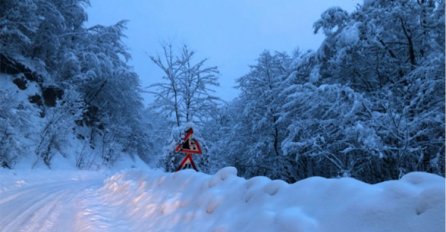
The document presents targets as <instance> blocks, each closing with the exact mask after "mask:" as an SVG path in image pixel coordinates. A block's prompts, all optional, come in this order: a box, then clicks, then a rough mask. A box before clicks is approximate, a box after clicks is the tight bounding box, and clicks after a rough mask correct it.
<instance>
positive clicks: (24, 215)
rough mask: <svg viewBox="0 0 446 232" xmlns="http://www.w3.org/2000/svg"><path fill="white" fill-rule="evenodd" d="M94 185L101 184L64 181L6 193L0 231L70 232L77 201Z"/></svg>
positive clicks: (1, 204) (1, 212) (2, 203)
mask: <svg viewBox="0 0 446 232" xmlns="http://www.w3.org/2000/svg"><path fill="white" fill-rule="evenodd" d="M93 186H98V183H97V182H93V181H91V182H85V183H82V182H78V181H63V182H56V183H49V184H48V183H46V184H41V185H33V186H30V187H27V188H24V189H21V190H19V191H17V190H16V191H11V192H9V193H8V191H7V192H4V193H2V195H6V196H5V197H3V196H2V197H1V198H2V199H3V200H2V201H1V203H0V215H2V217H1V218H0V224H1V225H3V227H2V228H0V231H1V232H11V231H32V232H34V231H70V229H69V226H70V225H73V222H74V219H75V214H76V211H75V205H76V203H77V202H76V201H75V200H74V199H77V198H78V197H80V196H82V193H84V192H85V191H86V189H89V188H91V187H93ZM56 227H57V228H56ZM67 227H68V228H67ZM72 231H74V230H72Z"/></svg>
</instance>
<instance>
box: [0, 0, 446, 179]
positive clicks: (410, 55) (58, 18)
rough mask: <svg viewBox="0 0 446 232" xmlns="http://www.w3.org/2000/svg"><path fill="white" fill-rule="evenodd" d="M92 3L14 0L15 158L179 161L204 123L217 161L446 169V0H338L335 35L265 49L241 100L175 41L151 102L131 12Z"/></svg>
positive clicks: (396, 173) (392, 171)
mask: <svg viewBox="0 0 446 232" xmlns="http://www.w3.org/2000/svg"><path fill="white" fill-rule="evenodd" d="M87 6H88V1H86V0H85V1H83V0H26V1H13V0H3V1H1V2H0V83H1V86H2V87H1V88H0V98H1V101H0V165H1V166H2V167H4V168H14V167H15V166H16V165H17V164H18V163H20V162H21V161H23V160H25V159H26V160H32V161H33V162H34V163H35V164H36V165H37V164H38V163H42V164H45V165H47V166H48V167H51V165H52V160H53V158H54V157H57V156H64V157H67V158H70V157H71V158H72V160H73V162H75V163H76V166H77V167H79V168H97V167H99V166H112V165H113V164H114V163H115V161H116V160H117V159H119V158H120V157H123V156H130V157H140V158H141V159H142V160H144V161H146V162H148V163H150V164H151V165H154V166H157V167H162V168H165V169H166V170H168V171H172V170H174V169H175V167H176V165H178V159H179V158H181V157H183V155H180V154H175V153H174V151H173V147H174V145H175V143H177V142H178V140H179V139H180V138H181V134H182V132H183V131H184V129H185V128H186V127H189V126H193V127H194V130H195V131H196V136H197V138H198V139H199V140H200V141H202V145H203V148H204V151H205V154H204V155H203V156H202V158H200V159H197V162H198V163H199V166H200V169H201V170H202V171H205V172H214V171H215V170H217V169H219V168H222V167H224V166H235V167H236V168H237V169H238V170H239V174H240V175H242V176H244V177H252V176H255V175H265V176H268V177H270V178H280V179H284V180H286V181H288V182H295V181H297V180H300V179H303V178H306V177H309V176H324V177H338V176H351V177H354V178H357V179H361V180H364V181H366V182H371V183H373V182H379V181H383V180H388V179H397V178H399V177H400V176H402V175H404V174H405V173H408V172H411V171H426V172H431V173H436V174H439V175H443V176H444V173H445V147H444V145H445V124H444V123H445V117H444V113H445V69H444V64H445V57H444V56H445V54H444V53H445V47H444V46H445V45H444V44H445V37H444V36H445V31H444V29H445V18H444V8H445V6H444V0H398V1H391V0H368V1H364V3H363V4H362V5H358V7H357V9H356V10H355V11H353V12H352V13H348V12H346V11H344V10H342V9H340V8H338V7H333V8H330V9H327V10H326V11H325V12H323V13H322V14H321V18H320V19H319V20H318V21H316V22H315V23H314V25H313V26H314V32H315V33H323V34H324V35H325V39H324V41H323V43H322V44H321V46H320V47H319V48H318V49H317V50H315V51H302V50H297V51H294V52H291V51H290V53H285V52H273V51H269V50H265V51H264V52H262V53H261V54H260V55H259V57H258V59H257V62H256V63H255V64H252V65H251V68H250V71H249V72H248V73H246V74H245V75H243V76H242V77H240V78H239V79H238V81H237V83H238V86H237V87H238V88H239V90H240V95H239V96H238V97H237V98H236V99H234V100H233V101H231V102H227V103H225V102H223V101H221V100H219V99H218V97H216V96H215V95H214V93H213V91H212V87H214V86H217V85H218V81H217V77H218V68H217V67H216V66H212V65H211V64H208V61H207V60H206V59H200V58H197V57H199V54H196V53H195V52H194V51H193V50H191V49H190V48H188V47H187V46H183V47H180V48H179V49H176V47H177V46H175V45H169V44H168V45H164V46H162V48H163V49H162V51H163V52H162V53H161V54H158V55H156V54H154V55H153V56H152V57H151V61H150V60H148V62H154V63H155V64H156V65H157V66H158V67H159V68H160V69H161V70H162V71H163V77H162V78H163V79H162V81H161V82H160V83H158V84H156V85H154V86H151V87H150V88H149V89H150V92H152V93H153V94H154V95H155V102H154V104H149V105H148V107H144V104H143V101H142V98H141V88H140V86H139V77H138V76H137V74H136V73H134V72H133V71H132V68H131V67H130V66H129V65H128V64H127V60H128V59H129V58H130V54H129V53H128V51H127V49H126V47H125V44H123V42H122V38H123V36H124V33H125V22H118V23H117V24H116V25H113V26H109V27H106V26H101V25H97V26H94V27H90V28H86V27H85V26H84V22H85V21H86V19H87V15H86V13H85V7H87ZM296 46H298V44H296ZM265 49H267V48H265ZM144 78H146V77H144ZM152 78H155V77H152ZM156 78H158V77H156ZM23 96H25V97H23ZM155 106H156V107H155ZM149 134H151V135H150V136H149ZM160 150H162V151H163V152H161V153H159V152H157V153H155V152H154V151H160Z"/></svg>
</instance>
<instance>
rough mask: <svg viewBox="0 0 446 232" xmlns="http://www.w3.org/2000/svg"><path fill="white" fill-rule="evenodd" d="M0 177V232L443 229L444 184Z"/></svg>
mask: <svg viewBox="0 0 446 232" xmlns="http://www.w3.org/2000/svg"><path fill="white" fill-rule="evenodd" d="M236 172H237V171H236V169H235V168H231V167H229V168H225V169H222V170H220V171H219V172H218V173H217V174H215V175H213V176H210V175H205V174H202V173H196V172H194V171H190V170H186V171H181V172H178V173H164V172H160V171H153V170H129V171H122V172H118V173H114V174H111V173H107V172H87V171H32V172H31V171H23V170H22V171H18V170H16V171H8V170H1V171H0V215H1V217H0V231H5V232H10V231H213V232H223V231H295V232H303V231H305V232H317V231H321V232H322V231H330V232H337V231H339V232H341V231H342V232H344V231H354V232H358V231H370V232H372V231H373V232H376V231H380V232H385V231H389V232H390V231H391V232H398V231H404V232H408V231H420V232H441V231H444V229H445V228H444V224H445V219H444V218H445V211H444V205H445V200H444V195H445V180H444V178H443V177H439V176H436V175H432V174H427V173H410V174H407V175H405V176H404V177H403V178H402V179H401V180H398V181H387V182H383V183H380V184H375V185H370V184H366V183H363V182H359V181H357V180H354V179H351V178H341V179H324V178H319V177H313V178H308V179H305V180H303V181H299V182H297V183H295V184H292V185H289V184H286V183H285V182H283V181H277V180H274V181H271V180H270V179H268V178H266V177H254V178H252V179H249V180H245V179H243V178H240V177H237V176H236Z"/></svg>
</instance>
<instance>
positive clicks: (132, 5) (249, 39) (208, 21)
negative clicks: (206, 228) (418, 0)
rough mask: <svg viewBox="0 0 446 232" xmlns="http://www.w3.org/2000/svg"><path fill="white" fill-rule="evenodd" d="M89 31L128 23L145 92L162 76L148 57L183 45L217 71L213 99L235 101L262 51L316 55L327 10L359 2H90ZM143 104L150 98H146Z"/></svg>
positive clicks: (130, 43)
mask: <svg viewBox="0 0 446 232" xmlns="http://www.w3.org/2000/svg"><path fill="white" fill-rule="evenodd" d="M90 2H91V7H89V8H88V9H87V12H88V17H89V20H88V24H87V26H91V25H95V24H102V25H112V24H114V23H116V22H118V21H119V20H123V19H126V20H129V22H128V24H127V26H128V29H127V31H126V35H127V38H126V39H125V42H126V44H127V46H128V47H129V49H130V53H131V54H132V57H133V58H132V60H131V61H130V64H131V65H132V66H133V67H134V69H135V71H136V72H137V73H138V74H139V76H140V78H141V84H142V86H143V87H145V86H148V85H150V84H152V83H155V82H159V81H160V78H161V75H162V74H161V72H160V71H159V70H158V68H157V67H155V65H153V64H152V63H151V61H150V60H149V57H148V55H147V54H150V55H156V54H157V53H159V52H160V46H161V44H162V43H163V42H166V41H167V42H169V41H170V42H172V43H173V44H174V45H177V46H180V45H181V44H184V43H185V44H187V45H188V46H189V47H190V48H192V49H193V50H194V51H195V52H196V55H197V57H198V58H209V61H208V65H210V66H218V67H219V69H220V75H219V80H220V85H221V86H220V87H218V88H217V89H216V91H217V92H216V94H217V95H218V96H220V97H221V98H222V99H224V100H226V101H229V100H231V99H233V98H234V97H236V96H237V94H238V90H236V89H234V88H233V87H234V86H235V85H236V82H235V80H236V79H237V78H239V77H240V76H242V75H244V74H246V73H247V72H248V71H249V65H250V64H254V63H255V60H256V58H257V57H258V55H259V54H260V53H261V52H262V51H263V50H265V49H268V50H271V51H286V52H288V53H291V52H292V51H293V50H295V49H296V48H299V49H301V50H308V49H316V48H317V47H318V46H319V45H320V43H321V42H322V40H323V36H322V35H321V34H318V35H314V34H313V23H314V22H315V21H316V20H318V19H319V17H320V15H321V13H322V12H323V11H325V10H326V9H328V8H329V7H331V6H340V7H342V8H343V9H345V10H347V11H349V12H351V11H352V10H354V9H355V8H356V6H357V4H360V3H362V0H144V1H143V0H90ZM144 98H145V99H146V101H147V102H149V101H150V100H151V97H150V96H148V95H145V96H144Z"/></svg>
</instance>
